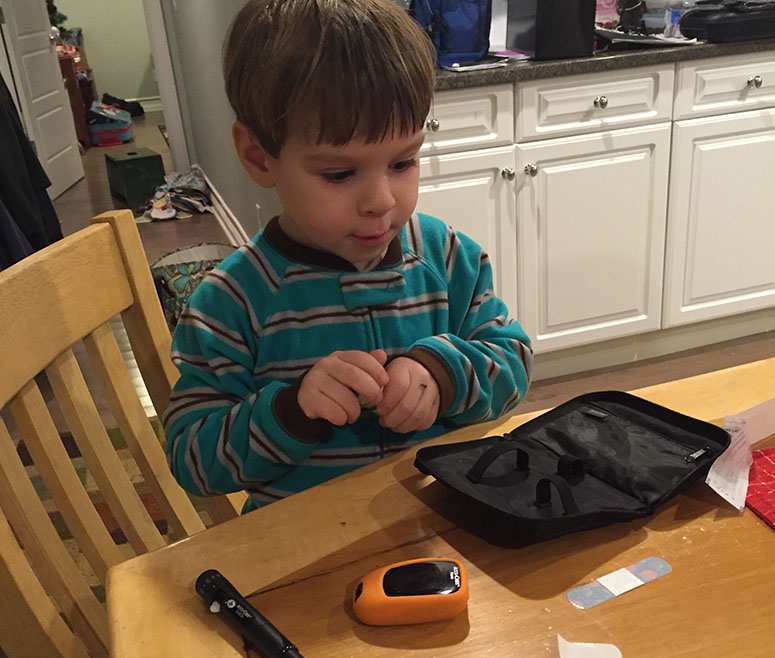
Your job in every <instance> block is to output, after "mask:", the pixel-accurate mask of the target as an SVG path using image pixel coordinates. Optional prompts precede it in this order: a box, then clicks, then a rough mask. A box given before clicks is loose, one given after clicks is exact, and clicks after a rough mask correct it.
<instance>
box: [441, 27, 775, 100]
mask: <svg viewBox="0 0 775 658" xmlns="http://www.w3.org/2000/svg"><path fill="white" fill-rule="evenodd" d="M766 50H772V51H775V39H760V40H756V41H736V42H734V43H698V44H696V45H693V46H674V47H672V48H666V47H660V46H651V47H648V48H643V49H640V50H621V51H614V52H605V53H600V54H598V55H593V56H592V57H579V58H577V59H557V60H551V61H542V62H534V61H519V62H513V63H509V65H508V66H506V67H504V68H498V69H487V70H484V71H465V72H462V73H456V72H453V71H443V70H442V71H439V72H438V73H437V78H436V90H437V91H444V90H447V89H465V88H467V87H482V86H484V85H497V84H508V83H514V82H517V81H519V80H536V79H538V78H554V77H557V76H561V75H574V74H577V73H596V72H598V71H616V70H619V69H628V68H632V67H635V66H649V65H651V64H666V63H669V62H684V61H687V60H692V59H703V58H706V57H723V56H725V55H741V54H745V53H758V52H763V51H766Z"/></svg>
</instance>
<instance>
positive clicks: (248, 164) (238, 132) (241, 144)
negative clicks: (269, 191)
mask: <svg viewBox="0 0 775 658" xmlns="http://www.w3.org/2000/svg"><path fill="white" fill-rule="evenodd" d="M231 135H232V138H233V139H234V146H235V147H236V149H237V156H238V157H239V160H240V162H241V163H242V166H243V167H244V168H245V171H247V172H248V176H250V177H251V178H252V179H253V180H254V181H255V182H256V183H258V184H259V185H261V187H274V185H275V183H274V176H273V175H272V172H271V169H270V167H269V160H270V158H271V156H270V155H269V154H268V153H267V152H266V150H265V149H264V147H263V146H261V144H260V143H259V141H258V139H256V136H255V135H254V134H253V131H252V130H250V128H248V127H247V126H246V125H245V124H244V123H242V122H240V121H235V122H234V125H232V127H231Z"/></svg>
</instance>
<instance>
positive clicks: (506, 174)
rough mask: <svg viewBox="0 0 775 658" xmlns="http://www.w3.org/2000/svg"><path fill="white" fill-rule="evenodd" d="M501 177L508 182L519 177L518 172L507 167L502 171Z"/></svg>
mask: <svg viewBox="0 0 775 658" xmlns="http://www.w3.org/2000/svg"><path fill="white" fill-rule="evenodd" d="M501 176H502V177H503V178H505V179H506V180H514V179H515V178H516V177H517V172H516V171H514V169H512V168H511V167H506V168H505V169H504V170H503V171H501Z"/></svg>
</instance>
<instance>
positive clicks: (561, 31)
mask: <svg viewBox="0 0 775 658" xmlns="http://www.w3.org/2000/svg"><path fill="white" fill-rule="evenodd" d="M595 8H596V1H595V0H508V13H507V19H506V48H507V49H509V50H516V51H522V52H532V53H534V55H533V59H536V60H550V59H567V58H572V57H591V56H592V45H593V42H594V37H595Z"/></svg>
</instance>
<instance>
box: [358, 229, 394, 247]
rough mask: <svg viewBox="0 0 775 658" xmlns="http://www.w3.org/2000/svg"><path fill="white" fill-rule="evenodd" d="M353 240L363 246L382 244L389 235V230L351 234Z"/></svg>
mask: <svg viewBox="0 0 775 658" xmlns="http://www.w3.org/2000/svg"><path fill="white" fill-rule="evenodd" d="M352 237H353V240H355V241H356V242H357V243H359V244H362V245H364V246H369V247H371V246H376V245H380V244H383V243H384V242H386V241H387V239H388V238H389V237H390V231H389V230H388V231H382V232H380V233H367V234H357V233H356V234H353V236H352Z"/></svg>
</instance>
